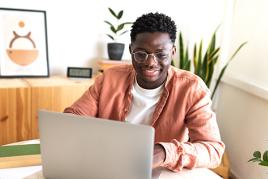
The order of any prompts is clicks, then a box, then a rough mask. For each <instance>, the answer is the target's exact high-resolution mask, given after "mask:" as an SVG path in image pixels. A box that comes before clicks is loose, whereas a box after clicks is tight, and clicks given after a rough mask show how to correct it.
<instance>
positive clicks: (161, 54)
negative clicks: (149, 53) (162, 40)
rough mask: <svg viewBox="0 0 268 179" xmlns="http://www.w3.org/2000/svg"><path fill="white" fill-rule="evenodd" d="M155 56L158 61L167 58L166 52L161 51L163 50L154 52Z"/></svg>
mask: <svg viewBox="0 0 268 179" xmlns="http://www.w3.org/2000/svg"><path fill="white" fill-rule="evenodd" d="M155 57H156V59H157V60H158V61H163V60H165V59H167V58H168V54H166V53H163V52H161V53H156V54H155Z"/></svg>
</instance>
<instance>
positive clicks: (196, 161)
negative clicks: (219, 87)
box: [159, 86, 225, 172]
mask: <svg viewBox="0 0 268 179" xmlns="http://www.w3.org/2000/svg"><path fill="white" fill-rule="evenodd" d="M189 98H190V100H189V101H190V102H189V103H190V109H189V111H188V112H187V115H186V117H185V124H186V127H187V128H188V130H189V137H190V140H189V142H179V141H177V140H175V139H173V140H172V141H171V142H160V143H159V144H161V145H162V146H163V147H164V149H165V152H166V158H165V161H164V163H163V164H162V166H163V167H166V168H168V169H170V170H173V171H175V172H176V171H180V170H182V168H184V167H185V168H189V169H191V168H194V167H205V168H215V167H217V166H218V165H219V164H220V163H221V158H222V155H223V153H224V149H225V145H224V143H223V142H222V141H221V137H220V132H219V128H218V124H217V121H216V115H215V113H214V112H213V111H212V109H211V103H212V102H211V99H210V93H209V91H208V89H207V88H206V87H201V88H200V86H199V87H198V88H194V90H193V91H192V94H191V96H190V97H189Z"/></svg>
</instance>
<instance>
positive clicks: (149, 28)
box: [130, 12, 177, 43]
mask: <svg viewBox="0 0 268 179" xmlns="http://www.w3.org/2000/svg"><path fill="white" fill-rule="evenodd" d="M143 32H163V33H168V34H169V37H170V39H171V41H172V42H173V43H175V40H176V33H177V27H176V24H175V22H174V21H173V20H172V19H171V18H170V17H169V16H167V15H165V14H162V13H158V12H156V13H148V14H144V15H142V16H140V17H138V18H137V19H136V21H135V22H134V23H133V25H132V29H131V32H130V37H131V42H134V41H135V40H136V36H137V35H138V34H139V33H143Z"/></svg>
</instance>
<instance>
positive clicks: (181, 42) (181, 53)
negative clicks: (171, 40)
mask: <svg viewBox="0 0 268 179" xmlns="http://www.w3.org/2000/svg"><path fill="white" fill-rule="evenodd" d="M179 52H180V56H179V58H180V61H179V62H180V64H179V65H180V66H179V67H180V69H182V67H183V53H184V45H183V37H182V33H181V32H180V34H179Z"/></svg>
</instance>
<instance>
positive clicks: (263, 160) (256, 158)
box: [248, 150, 268, 167]
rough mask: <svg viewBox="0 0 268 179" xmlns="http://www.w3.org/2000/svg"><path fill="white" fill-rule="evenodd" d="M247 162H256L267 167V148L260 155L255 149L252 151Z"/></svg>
mask: <svg viewBox="0 0 268 179" xmlns="http://www.w3.org/2000/svg"><path fill="white" fill-rule="evenodd" d="M248 162H258V163H259V165H262V166H266V167H268V150H266V151H265V152H264V153H263V155H261V152H260V151H255V152H254V153H253V158H252V159H250V160H249V161H248Z"/></svg>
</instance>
